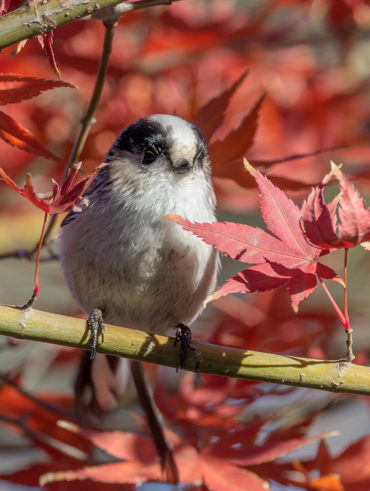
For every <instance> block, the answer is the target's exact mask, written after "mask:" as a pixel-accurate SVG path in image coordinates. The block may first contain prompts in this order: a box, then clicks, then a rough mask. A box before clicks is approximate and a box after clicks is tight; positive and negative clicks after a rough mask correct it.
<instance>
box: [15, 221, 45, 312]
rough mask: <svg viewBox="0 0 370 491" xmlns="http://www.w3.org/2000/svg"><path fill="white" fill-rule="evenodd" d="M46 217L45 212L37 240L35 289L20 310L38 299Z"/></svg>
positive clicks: (30, 305)
mask: <svg viewBox="0 0 370 491" xmlns="http://www.w3.org/2000/svg"><path fill="white" fill-rule="evenodd" d="M48 216H49V214H48V213H46V212H45V213H44V220H43V222H42V228H41V235H40V240H39V243H38V247H37V256H36V266H35V288H34V290H33V293H32V296H31V298H30V299H29V300H28V302H27V303H25V304H24V305H23V306H22V307H19V309H20V310H26V309H28V308H30V307H32V305H33V304H34V303H35V301H36V298H37V297H38V295H39V293H40V283H39V266H40V255H41V249H42V244H43V242H44V237H45V229H46V222H47V219H48Z"/></svg>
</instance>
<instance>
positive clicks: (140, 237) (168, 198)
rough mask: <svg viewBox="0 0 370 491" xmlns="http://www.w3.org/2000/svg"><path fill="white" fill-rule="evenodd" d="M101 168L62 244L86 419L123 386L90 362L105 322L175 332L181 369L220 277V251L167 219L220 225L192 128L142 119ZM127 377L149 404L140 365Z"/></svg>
mask: <svg viewBox="0 0 370 491" xmlns="http://www.w3.org/2000/svg"><path fill="white" fill-rule="evenodd" d="M103 163H104V164H103V166H102V168H101V169H100V171H99V173H98V174H97V176H96V177H95V178H94V180H93V181H92V183H91V184H90V186H89V187H88V188H87V190H86V191H85V193H84V196H83V199H82V201H81V206H80V207H79V208H78V209H77V208H76V209H73V210H72V211H70V213H69V214H68V215H67V216H66V217H65V219H64V221H63V222H62V226H61V232H60V238H59V239H60V262H61V268H62V271H63V273H64V276H65V279H66V283H67V285H68V287H69V290H70V292H71V294H72V297H73V298H74V300H75V301H76V302H77V304H78V305H79V307H80V308H81V309H82V310H83V311H84V312H85V313H86V314H87V315H88V326H89V328H90V330H91V355H90V356H89V354H88V352H87V353H85V354H84V356H83V358H82V361H81V364H80V367H79V373H78V375H77V379H76V380H77V381H76V385H75V390H76V401H77V405H78V406H79V408H80V414H82V415H85V414H87V412H88V411H89V410H91V411H92V412H94V411H95V412H96V413H99V412H100V413H102V412H107V411H110V410H112V409H114V407H115V405H116V403H117V395H118V394H120V390H122V387H124V386H125V380H126V382H127V378H126V379H125V373H126V374H127V370H126V371H122V370H121V371H120V370H119V359H118V358H114V357H110V356H107V355H103V354H99V353H97V354H96V345H97V334H98V331H99V330H100V331H101V332H102V334H104V323H105V322H106V323H110V324H115V325H118V326H124V327H127V328H132V329H139V330H143V331H145V332H147V333H148V334H149V335H154V334H171V333H172V332H173V331H175V332H176V337H177V340H179V339H180V341H181V353H182V354H181V353H180V365H182V362H183V359H184V356H185V354H184V352H185V349H186V346H189V345H190V340H191V334H190V330H189V328H188V326H189V325H190V324H191V323H192V322H193V321H194V320H195V319H196V318H197V317H198V315H199V314H200V312H201V311H202V308H203V307H202V305H203V301H204V300H205V298H206V297H207V296H208V295H209V294H210V293H211V292H212V291H213V290H214V287H215V284H216V279H217V273H218V269H219V261H218V254H217V251H216V249H214V248H213V247H212V246H211V245H209V244H207V243H205V242H203V241H202V240H201V239H200V238H199V237H197V236H195V235H193V234H191V233H190V232H188V231H185V230H184V229H182V227H180V226H179V225H178V224H176V223H175V222H173V221H170V220H168V219H166V217H165V215H167V214H176V215H180V216H182V217H183V218H186V219H188V220H190V221H192V222H214V221H216V215H215V208H216V198H215V193H214V189H213V184H212V172H211V162H210V159H209V156H208V152H207V145H206V140H205V138H204V136H203V134H202V133H201V131H200V129H199V128H198V127H197V126H196V125H194V124H192V123H190V122H188V121H186V120H184V119H182V118H180V117H177V116H173V115H169V114H154V115H151V116H148V117H145V118H142V119H139V120H137V121H135V122H133V123H131V124H130V125H128V126H127V127H126V128H124V129H123V130H122V131H121V132H120V134H119V135H118V137H117V138H116V140H115V141H114V142H113V144H112V146H111V148H110V149H109V150H108V152H107V154H106V156H105V158H104V160H103ZM190 347H191V345H190ZM95 354H96V356H95ZM131 370H132V373H133V376H134V380H135V383H136V387H137V389H138V390H139V392H140V391H141V392H142V393H141V395H140V394H139V398H140V396H141V397H144V396H145V397H146V398H148V397H149V399H150V398H151V395H150V390H147V384H146V383H145V381H144V380H143V377H144V375H143V370H142V367H141V365H140V362H132V364H131ZM143 384H144V385H143ZM120 387H121V389H120ZM145 397H144V399H145ZM142 402H143V401H142ZM152 402H153V401H152ZM151 411H152V413H153V411H154V413H155V409H153V408H152V410H151ZM149 412H150V411H149ZM146 415H147V417H148V418H150V417H153V414H151V415H150V414H148V411H147V414H146ZM157 416H158V415H156V414H154V419H155V418H156V417H157ZM157 419H158V418H157ZM157 424H160V422H158V421H157ZM149 425H150V424H149ZM154 425H155V424H154ZM157 430H158V428H157ZM157 430H152V435H153V438H154V440H155V438H156V436H155V435H154V434H153V432H154V433H155V431H157ZM158 431H159V432H161V430H160V429H159V430H158ZM162 433H163V432H162ZM157 437H158V435H157ZM163 438H165V437H164V436H163V435H162V440H163ZM159 440H160V438H159ZM167 444H168V442H163V441H162V443H159V444H156V445H157V450H158V451H159V453H160V452H162V457H161V461H162V468H163V466H167V467H168V462H167V463H166V462H165V461H166V459H168V452H169V451H168V449H167V450H166V449H165V450H163V448H162V449H161V448H159V447H161V445H162V447H163V445H164V446H166V445H167ZM166 452H167V455H166ZM163 454H164V456H163ZM171 458H172V457H171V456H170V459H171ZM171 465H172V464H171V462H170V466H171ZM174 473H175V474H176V471H174ZM176 479H177V477H176V476H172V481H173V482H175V481H176Z"/></svg>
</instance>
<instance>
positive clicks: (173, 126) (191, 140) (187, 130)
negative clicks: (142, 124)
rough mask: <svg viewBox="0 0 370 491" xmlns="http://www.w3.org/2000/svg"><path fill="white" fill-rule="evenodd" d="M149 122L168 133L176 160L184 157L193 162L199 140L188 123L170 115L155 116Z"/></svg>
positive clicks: (172, 153) (171, 150) (171, 149)
mask: <svg viewBox="0 0 370 491" xmlns="http://www.w3.org/2000/svg"><path fill="white" fill-rule="evenodd" d="M148 120H152V121H154V122H156V123H159V124H160V125H161V126H163V128H165V130H166V132H168V134H169V137H170V141H171V142H172V146H171V148H170V152H171V155H172V156H173V158H174V159H176V158H180V157H182V158H187V159H188V160H190V161H192V160H193V158H194V156H195V153H196V151H197V143H198V139H197V136H196V134H195V133H194V131H193V129H192V127H191V125H190V124H189V123H188V122H187V121H185V120H184V119H181V118H178V117H177V116H171V115H169V114H154V115H153V116H150V117H149V118H148Z"/></svg>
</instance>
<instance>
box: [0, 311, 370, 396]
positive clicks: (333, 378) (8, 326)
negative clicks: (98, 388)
mask: <svg viewBox="0 0 370 491" xmlns="http://www.w3.org/2000/svg"><path fill="white" fill-rule="evenodd" d="M0 334H4V335H7V336H12V337H15V338H19V339H29V340H33V341H42V342H47V343H54V344H61V345H64V346H73V347H76V348H82V349H89V331H88V329H87V328H86V321H84V320H82V319H75V318H73V317H66V316H62V315H57V314H50V313H47V312H41V311H38V310H33V309H29V310H27V311H20V310H17V309H15V308H12V307H6V306H0ZM193 345H194V347H195V348H196V354H194V353H193V352H191V351H189V352H188V356H187V358H186V360H185V364H184V368H185V369H186V370H190V371H194V372H195V371H196V372H201V373H210V374H214V375H223V376H226V377H235V378H241V379H252V380H259V381H263V382H270V383H277V384H285V385H295V386H298V387H309V388H312V389H319V390H326V391H331V392H349V393H353V394H364V395H370V368H368V367H365V366H361V365H355V364H354V363H348V362H347V361H345V360H341V361H338V360H336V361H324V360H313V359H309V358H299V357H295V356H282V355H275V354H270V353H260V352H257V351H250V350H241V349H236V348H227V347H224V346H215V345H212V344H208V343H204V342H201V341H193ZM98 351H99V352H101V353H106V354H110V355H115V356H123V357H126V358H132V359H135V360H140V361H146V362H150V363H156V364H158V365H165V366H169V367H175V368H177V367H178V362H179V352H178V349H177V348H175V347H174V339H173V338H169V337H166V336H159V335H148V334H147V333H145V332H143V331H136V330H133V329H127V328H124V327H117V326H110V325H109V326H107V330H106V333H105V336H104V343H103V344H100V345H98ZM197 362H199V364H198V367H197ZM196 367H197V368H196Z"/></svg>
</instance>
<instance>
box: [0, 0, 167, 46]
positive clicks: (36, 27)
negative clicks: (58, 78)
mask: <svg viewBox="0 0 370 491" xmlns="http://www.w3.org/2000/svg"><path fill="white" fill-rule="evenodd" d="M173 1H177V0H148V1H139V2H135V3H127V2H126V1H125V0H99V2H97V1H96V0H48V1H47V2H44V1H43V0H35V1H30V2H27V3H26V5H24V6H22V7H20V8H19V9H16V10H13V11H12V12H9V13H8V14H6V15H3V16H1V17H0V50H1V49H3V48H6V47H7V46H10V45H12V44H14V43H18V42H19V41H23V40H24V39H28V38H32V37H34V36H38V35H39V34H46V33H48V32H50V31H52V30H53V29H55V28H56V27H59V26H62V25H64V24H67V23H68V22H72V21H74V20H78V19H81V18H84V17H86V16H92V17H93V18H100V19H103V20H104V19H105V18H106V17H107V18H111V17H112V15H113V8H114V7H116V6H117V7H116V9H115V10H114V13H115V14H116V15H117V18H118V17H119V16H120V15H122V14H124V13H125V12H130V11H131V10H136V9H141V8H145V7H152V6H156V5H170V4H171V3H172V2H173Z"/></svg>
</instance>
